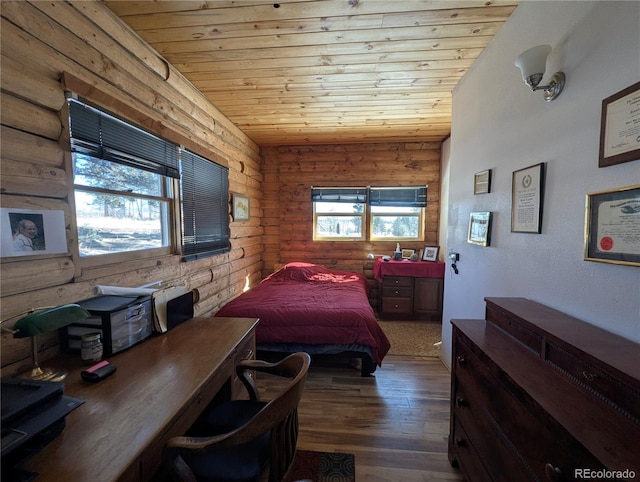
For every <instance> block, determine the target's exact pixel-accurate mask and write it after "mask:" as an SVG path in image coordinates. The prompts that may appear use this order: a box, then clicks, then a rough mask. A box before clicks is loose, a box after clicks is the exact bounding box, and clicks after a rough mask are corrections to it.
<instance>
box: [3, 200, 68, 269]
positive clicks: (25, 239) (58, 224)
mask: <svg viewBox="0 0 640 482" xmlns="http://www.w3.org/2000/svg"><path fill="white" fill-rule="evenodd" d="M0 228H1V229H0V233H1V235H0V238H1V239H0V256H1V257H2V258H8V257H13V256H32V255H38V254H58V253H66V252H67V235H66V230H65V222H64V211H58V210H55V211H48V210H32V209H17V208H0Z"/></svg>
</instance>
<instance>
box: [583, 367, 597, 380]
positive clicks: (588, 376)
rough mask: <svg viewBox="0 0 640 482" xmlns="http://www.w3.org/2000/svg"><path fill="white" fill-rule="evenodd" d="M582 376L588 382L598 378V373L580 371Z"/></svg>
mask: <svg viewBox="0 0 640 482" xmlns="http://www.w3.org/2000/svg"><path fill="white" fill-rule="evenodd" d="M582 376H583V377H585V378H586V379H587V380H588V381H590V382H592V381H594V380H595V379H596V378H598V374H597V373H589V372H587V371H586V370H585V371H583V372H582Z"/></svg>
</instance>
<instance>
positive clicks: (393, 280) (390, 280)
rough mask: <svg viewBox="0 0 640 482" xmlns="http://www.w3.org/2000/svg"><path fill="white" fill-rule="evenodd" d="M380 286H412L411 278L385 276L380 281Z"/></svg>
mask: <svg viewBox="0 0 640 482" xmlns="http://www.w3.org/2000/svg"><path fill="white" fill-rule="evenodd" d="M382 286H383V287H386V286H406V287H409V288H411V287H412V286H413V278H411V277H409V276H385V277H384V279H383V280H382Z"/></svg>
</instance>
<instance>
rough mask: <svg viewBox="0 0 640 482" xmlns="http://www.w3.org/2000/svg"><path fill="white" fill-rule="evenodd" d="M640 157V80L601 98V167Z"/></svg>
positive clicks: (599, 164)
mask: <svg viewBox="0 0 640 482" xmlns="http://www.w3.org/2000/svg"><path fill="white" fill-rule="evenodd" d="M638 159H640V82H637V83H635V84H633V85H632V86H630V87H627V88H626V89H624V90H621V91H620V92H618V93H616V94H613V95H612V96H611V97H607V98H606V99H604V100H603V101H602V115H601V118H600V156H599V159H598V167H607V166H612V165H614V164H621V163H623V162H629V161H635V160H638Z"/></svg>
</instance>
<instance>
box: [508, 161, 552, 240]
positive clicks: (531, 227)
mask: <svg viewBox="0 0 640 482" xmlns="http://www.w3.org/2000/svg"><path fill="white" fill-rule="evenodd" d="M543 191H544V163H540V164H536V165H534V166H531V167H526V168H524V169H520V170H518V171H514V172H513V177H512V179H511V232H512V233H537V234H540V233H541V232H542V200H543Z"/></svg>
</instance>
